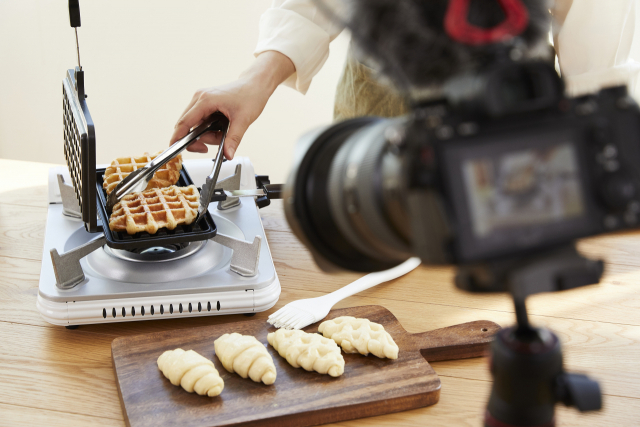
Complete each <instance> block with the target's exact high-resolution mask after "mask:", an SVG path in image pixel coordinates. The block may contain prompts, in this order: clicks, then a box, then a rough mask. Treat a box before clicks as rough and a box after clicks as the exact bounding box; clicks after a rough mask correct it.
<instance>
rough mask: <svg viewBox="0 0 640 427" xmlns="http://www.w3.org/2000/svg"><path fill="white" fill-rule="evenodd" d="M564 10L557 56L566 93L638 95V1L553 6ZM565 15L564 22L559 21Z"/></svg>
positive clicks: (585, 0)
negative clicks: (617, 89) (624, 89)
mask: <svg viewBox="0 0 640 427" xmlns="http://www.w3.org/2000/svg"><path fill="white" fill-rule="evenodd" d="M556 3H559V5H556V7H557V8H558V9H560V10H562V9H564V11H563V12H564V13H561V14H560V16H559V18H560V19H562V18H564V22H563V23H562V22H561V23H560V24H562V26H561V27H560V31H559V32H558V33H557V34H556V52H557V53H558V61H559V64H560V70H561V71H562V76H563V78H564V79H565V82H566V85H567V93H568V94H569V95H572V96H577V95H583V94H586V93H589V92H593V91H596V90H598V89H601V88H604V87H609V86H615V85H620V84H628V85H629V91H630V93H631V94H633V93H634V92H635V93H636V94H637V93H638V92H637V91H638V90H639V89H640V87H639V85H637V80H638V75H639V74H638V73H639V72H640V29H638V25H639V24H640V5H639V3H638V1H637V0H573V1H571V0H556ZM565 13H566V18H565V17H564V16H563V15H564V14H565Z"/></svg>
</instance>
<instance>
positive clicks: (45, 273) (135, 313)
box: [37, 158, 280, 326]
mask: <svg viewBox="0 0 640 427" xmlns="http://www.w3.org/2000/svg"><path fill="white" fill-rule="evenodd" d="M238 165H239V166H240V169H241V173H240V174H239V175H234V174H233V172H234V169H235V168H236V167H237V166H238ZM183 167H184V168H186V169H187V170H188V171H189V173H190V175H191V177H192V178H193V180H194V181H195V182H203V181H204V178H205V177H206V175H207V173H208V170H209V169H210V168H211V160H187V161H185V162H184V164H183ZM58 174H62V176H63V179H64V181H66V182H69V181H70V176H69V173H68V171H67V170H66V168H64V167H59V168H52V169H51V170H50V173H49V212H48V214H47V228H46V233H45V242H44V253H43V257H42V259H43V262H42V269H41V273H40V284H39V292H38V299H37V306H38V310H39V311H40V313H41V314H42V316H43V317H44V319H45V320H46V321H47V322H49V323H53V324H55V325H65V326H75V325H81V324H91V323H107V322H126V321H136V320H151V319H164V318H175V317H192V316H208V315H220V314H233V313H243V314H253V313H256V312H260V311H264V310H267V309H269V308H271V307H272V306H273V305H274V304H275V303H276V302H277V300H278V297H279V295H280V282H279V280H278V276H277V274H276V271H275V268H274V265H273V260H272V258H271V253H270V251H269V247H268V245H267V241H266V238H265V234H264V229H263V227H262V221H261V220H260V215H259V212H258V207H257V205H256V201H255V199H254V198H246V197H245V198H239V199H238V202H239V204H238V205H237V206H235V207H232V208H229V209H223V210H220V209H218V206H217V205H216V204H211V205H210V206H209V213H210V214H211V216H212V218H213V219H214V221H215V224H216V226H217V234H216V236H215V237H214V238H212V239H208V240H203V241H195V242H187V243H178V244H167V245H159V246H152V247H149V248H145V249H141V250H120V249H113V248H111V247H109V246H108V245H107V244H105V242H104V237H103V233H101V232H99V233H90V232H88V231H86V230H85V226H84V223H83V222H82V221H81V220H80V219H79V218H77V217H75V216H74V215H73V214H65V212H64V210H65V206H64V204H63V203H62V200H63V197H64V196H63V195H64V192H65V190H66V191H70V192H71V194H70V195H72V196H73V197H74V198H73V199H70V198H69V199H67V200H71V201H75V195H74V194H73V189H72V188H71V187H70V186H68V185H66V184H63V186H62V187H59V184H58V182H59V180H60V178H58ZM220 176H231V177H233V178H235V179H236V181H239V182H240V185H239V187H240V189H250V188H255V180H254V174H253V166H252V165H251V162H250V161H249V160H248V159H247V158H236V159H234V160H233V161H228V162H225V163H224V164H223V165H222V170H221V172H220ZM237 178H240V179H239V180H238V179H237ZM227 182H228V181H227ZM221 185H224V181H223V182H222V183H221ZM60 190H62V191H60ZM67 204H68V203H67ZM87 244H89V246H88V249H84V251H85V252H86V251H90V249H95V250H93V251H90V252H89V253H88V254H86V255H85V256H84V257H82V258H80V259H78V260H77V261H76V259H77V258H78V257H79V256H81V255H82V253H80V254H77V256H73V255H74V252H73V251H74V249H75V250H80V251H82V250H83V249H82V248H83V245H87ZM92 244H93V247H92ZM225 244H226V245H228V246H232V247H233V249H232V248H231V247H228V246H225ZM234 244H235V246H234ZM96 246H97V248H95V247H96ZM78 248H80V249H78ZM85 248H87V247H86V246H85ZM52 249H55V250H56V251H59V252H64V253H65V255H62V258H63V260H62V262H59V261H58V266H57V269H58V270H60V269H65V268H68V266H67V265H66V264H65V262H66V263H68V264H73V263H75V262H78V264H79V266H80V268H81V270H82V272H83V273H84V279H83V280H82V281H80V282H79V283H78V284H76V285H74V286H68V285H66V286H65V285H64V284H63V283H61V282H64V277H58V278H56V273H55V270H54V264H53V262H48V259H49V258H50V250H52ZM54 253H55V252H54ZM69 254H71V257H70V258H64V257H65V256H69ZM63 274H64V273H62V272H60V271H59V274H58V276H61V275H63ZM252 274H253V275H252Z"/></svg>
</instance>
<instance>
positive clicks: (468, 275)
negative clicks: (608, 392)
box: [456, 245, 604, 427]
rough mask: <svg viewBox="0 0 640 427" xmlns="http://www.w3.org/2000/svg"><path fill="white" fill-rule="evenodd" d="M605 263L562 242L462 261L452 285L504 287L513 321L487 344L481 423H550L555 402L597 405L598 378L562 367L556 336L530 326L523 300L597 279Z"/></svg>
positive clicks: (500, 426) (499, 426) (493, 426)
mask: <svg viewBox="0 0 640 427" xmlns="http://www.w3.org/2000/svg"><path fill="white" fill-rule="evenodd" d="M603 270H604V264H603V262H602V261H593V260H589V259H586V258H584V257H582V256H581V255H579V254H578V253H577V252H576V250H575V247H574V246H573V245H571V246H565V247H562V248H559V249H556V250H554V251H550V252H548V253H545V254H543V255H536V256H530V257H526V258H517V259H516V258H512V259H505V260H500V261H496V262H494V263H487V264H483V265H475V266H464V267H462V268H460V269H459V271H458V274H457V276H456V286H458V287H459V288H461V289H464V290H467V291H471V292H509V293H510V294H511V295H512V297H513V301H514V305H515V312H516V319H517V325H516V326H514V327H510V328H505V329H503V330H501V331H500V332H498V334H497V335H496V339H495V340H494V342H493V343H492V345H491V366H490V369H491V374H492V375H493V378H494V382H493V387H492V389H491V397H490V398H489V403H488V405H487V412H486V414H485V426H487V427H505V426H545V427H547V426H548V427H551V426H554V425H555V416H554V413H555V405H556V403H558V402H562V403H564V404H565V405H567V406H575V407H576V408H577V409H578V410H579V411H582V412H584V411H592V410H598V409H600V408H601V407H602V395H601V393H600V386H599V385H598V383H597V382H595V381H593V380H591V379H589V378H588V377H587V376H585V375H580V374H572V373H568V372H565V371H564V368H563V363H562V349H561V346H560V340H559V339H558V337H557V336H556V335H555V334H554V333H553V332H551V331H550V330H548V329H545V328H536V327H533V326H531V324H530V323H529V318H528V315H527V309H526V304H525V300H526V298H527V297H528V296H529V295H532V294H536V293H540V292H555V291H560V290H565V289H572V288H577V287H580V286H586V285H589V284H594V283H598V282H599V281H600V277H601V276H602V272H603Z"/></svg>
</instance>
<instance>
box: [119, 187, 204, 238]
mask: <svg viewBox="0 0 640 427" xmlns="http://www.w3.org/2000/svg"><path fill="white" fill-rule="evenodd" d="M199 203H200V193H199V192H198V189H197V188H196V186H195V185H190V186H188V187H176V186H175V185H172V186H171V187H168V188H154V189H152V190H146V191H143V192H140V193H131V194H127V195H126V196H124V197H123V198H122V200H120V202H118V204H116V205H115V206H114V207H113V212H112V213H111V218H109V228H110V229H111V231H126V232H127V233H129V234H135V233H139V232H141V231H146V232H147V233H149V234H155V233H156V231H158V229H160V228H162V227H166V228H168V229H169V230H173V229H174V228H176V226H178V225H179V224H191V223H192V222H193V221H194V220H195V219H196V217H197V216H198V205H199Z"/></svg>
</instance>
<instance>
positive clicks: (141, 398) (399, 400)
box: [111, 306, 500, 427]
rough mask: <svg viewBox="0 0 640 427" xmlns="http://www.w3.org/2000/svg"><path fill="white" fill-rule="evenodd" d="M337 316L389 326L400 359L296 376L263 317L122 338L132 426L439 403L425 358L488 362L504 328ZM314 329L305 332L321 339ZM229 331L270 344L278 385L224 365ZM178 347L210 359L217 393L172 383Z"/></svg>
mask: <svg viewBox="0 0 640 427" xmlns="http://www.w3.org/2000/svg"><path fill="white" fill-rule="evenodd" d="M339 316H354V317H361V318H367V319H369V320H371V321H373V322H376V323H380V324H382V325H384V327H385V329H386V330H387V331H388V332H389V333H390V334H391V336H392V337H393V339H394V340H395V342H396V343H397V344H398V346H399V347H400V354H399V357H398V359H396V360H389V359H379V358H377V357H375V356H373V355H369V356H362V355H360V354H344V353H343V356H344V359H345V370H344V374H343V375H342V376H340V377H338V378H333V377H330V376H329V375H321V374H318V373H315V372H307V371H305V370H303V369H301V368H298V369H296V368H294V367H292V366H291V365H289V364H288V363H287V361H286V360H285V359H284V358H282V357H281V356H280V355H279V354H278V353H277V352H276V351H275V350H274V349H273V347H271V346H269V345H267V333H268V332H273V331H274V330H275V329H274V328H273V327H271V326H270V325H268V324H267V323H266V322H265V321H264V320H247V321H244V322H237V323H229V324H222V325H213V326H205V327H200V328H190V329H182V330H173V331H167V332H155V333H151V334H145V335H138V336H130V337H120V338H116V339H115V340H113V343H112V344H111V354H112V357H113V365H114V368H115V373H116V383H117V385H118V392H119V393H120V402H121V404H122V411H123V413H124V418H125V420H126V422H127V425H129V426H133V427H140V426H165V425H167V426H168V425H172V426H173V425H179V426H185V427H186V426H240V425H242V426H277V427H286V426H312V425H318V424H325V423H330V422H338V421H344V420H350V419H354V418H362V417H370V416H374V415H381V414H387V413H391V412H398V411H404V410H407V409H414V408H420V407H423V406H428V405H433V404H434V403H436V402H438V398H439V397H440V379H439V378H438V376H437V375H436V373H435V372H434V371H433V369H432V368H431V366H430V365H429V363H428V362H427V360H430V361H436V360H447V359H459V358H466V357H476V356H482V355H483V354H484V352H485V350H486V346H487V344H488V343H489V342H490V341H491V339H492V337H493V335H494V334H495V333H496V332H497V331H498V330H499V329H500V327H499V326H498V325H497V324H495V323H493V322H489V321H477V322H470V323H464V324H461V325H456V326H451V327H448V328H442V329H436V330H434V331H430V332H424V333H419V334H410V333H408V332H407V331H405V330H404V328H403V327H402V326H401V325H400V322H398V320H397V319H396V318H395V316H394V315H393V314H391V312H389V311H388V310H387V309H385V308H383V307H380V306H364V307H352V308H345V309H341V310H333V311H331V313H329V315H328V316H327V317H326V318H325V320H326V319H333V318H335V317H339ZM318 324H319V323H314V324H313V325H310V326H308V327H307V328H305V331H306V332H317V331H318ZM231 332H238V333H240V334H244V335H253V336H255V337H256V338H257V339H258V340H259V341H260V342H262V343H263V344H265V345H267V349H268V351H269V353H270V354H271V356H272V357H273V361H274V362H275V365H276V369H277V375H278V377H277V379H276V382H275V384H273V385H270V386H267V385H264V384H261V383H254V382H253V381H251V380H250V379H243V378H241V377H240V376H238V375H237V374H232V373H229V372H227V371H226V370H225V369H224V368H223V367H222V364H221V363H220V361H219V360H218V358H217V357H215V356H214V347H213V341H214V340H215V339H217V338H218V337H219V336H220V335H222V334H225V333H231ZM175 348H182V349H184V350H189V349H192V350H195V351H197V352H198V353H200V354H201V355H203V356H204V357H207V358H209V359H211V360H213V363H214V365H215V367H216V369H217V370H218V372H220V375H221V376H222V378H223V379H224V390H223V391H222V394H221V395H220V396H217V397H213V398H212V397H207V396H199V395H197V394H195V393H187V392H186V391H184V390H183V389H182V388H181V387H176V386H173V385H171V383H170V382H169V380H167V379H166V378H165V377H164V375H162V373H161V372H160V370H159V369H158V366H157V364H156V360H157V359H158V356H160V355H161V354H162V353H163V352H164V351H165V350H173V349H175ZM425 358H426V359H425Z"/></svg>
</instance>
